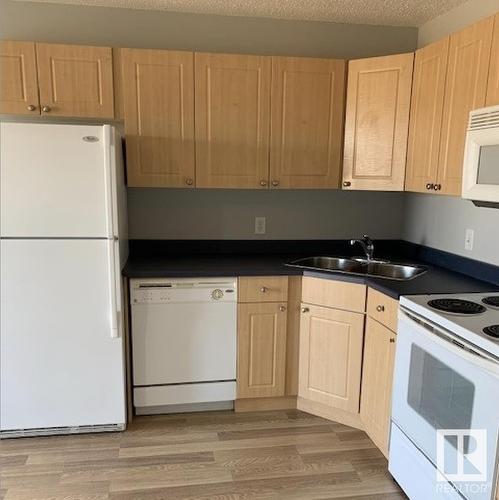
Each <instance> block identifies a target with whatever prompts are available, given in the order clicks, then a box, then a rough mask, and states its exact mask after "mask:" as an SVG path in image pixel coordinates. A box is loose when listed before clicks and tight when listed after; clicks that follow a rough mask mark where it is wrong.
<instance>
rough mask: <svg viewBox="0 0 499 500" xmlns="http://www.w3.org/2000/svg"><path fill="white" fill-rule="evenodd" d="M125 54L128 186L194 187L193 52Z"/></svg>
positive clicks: (125, 51) (130, 51) (156, 51)
mask: <svg viewBox="0 0 499 500" xmlns="http://www.w3.org/2000/svg"><path fill="white" fill-rule="evenodd" d="M120 55H121V62H122V78H123V82H122V83H123V85H122V92H123V102H124V109H123V113H124V117H125V133H126V147H127V173H128V185H129V186H133V187H138V186H141V187H146V186H147V187H194V172H195V170H194V55H193V54H192V52H173V51H167V50H141V49H122V50H121V51H120Z"/></svg>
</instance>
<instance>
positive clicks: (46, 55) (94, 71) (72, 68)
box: [36, 43, 114, 118]
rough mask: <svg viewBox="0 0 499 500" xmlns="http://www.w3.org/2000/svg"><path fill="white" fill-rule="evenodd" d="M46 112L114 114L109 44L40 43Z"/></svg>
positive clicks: (38, 52) (38, 53) (40, 81)
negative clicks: (106, 45) (105, 45)
mask: <svg viewBox="0 0 499 500" xmlns="http://www.w3.org/2000/svg"><path fill="white" fill-rule="evenodd" d="M36 57H37V63H38V85H39V88H40V106H41V111H42V114H47V115H50V116H75V117H82V118H86V117H91V118H113V117H114V97H113V63H112V51H111V49H110V48H109V47H88V46H81V45H59V44H47V43H37V44H36Z"/></svg>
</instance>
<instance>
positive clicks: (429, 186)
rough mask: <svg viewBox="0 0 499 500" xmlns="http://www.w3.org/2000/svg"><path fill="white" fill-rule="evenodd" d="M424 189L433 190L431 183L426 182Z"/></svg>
mask: <svg viewBox="0 0 499 500" xmlns="http://www.w3.org/2000/svg"><path fill="white" fill-rule="evenodd" d="M426 189H428V190H430V189H433V184H432V183H431V182H428V184H426Z"/></svg>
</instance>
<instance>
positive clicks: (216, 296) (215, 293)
mask: <svg viewBox="0 0 499 500" xmlns="http://www.w3.org/2000/svg"><path fill="white" fill-rule="evenodd" d="M223 296H224V293H223V292H222V290H220V288H217V289H216V290H213V292H211V298H212V299H214V300H220V299H221V298H222V297H223Z"/></svg>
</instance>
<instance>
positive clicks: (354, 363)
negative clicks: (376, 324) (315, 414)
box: [298, 304, 364, 413]
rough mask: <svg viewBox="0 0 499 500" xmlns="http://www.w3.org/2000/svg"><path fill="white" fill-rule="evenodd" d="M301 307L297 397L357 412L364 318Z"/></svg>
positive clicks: (319, 308)
mask: <svg viewBox="0 0 499 500" xmlns="http://www.w3.org/2000/svg"><path fill="white" fill-rule="evenodd" d="M302 307H303V308H302V316H301V323H300V364H299V388H298V396H299V397H300V398H303V399H306V400H309V401H314V402H317V403H321V404H322V405H325V406H328V407H331V408H337V409H340V410H344V411H347V412H351V413H358V412H359V396H360V378H361V366H362V343H363V337H364V315H363V314H361V313H354V312H348V311H341V310H338V309H329V308H327V307H320V306H314V305H309V304H303V306H302Z"/></svg>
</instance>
